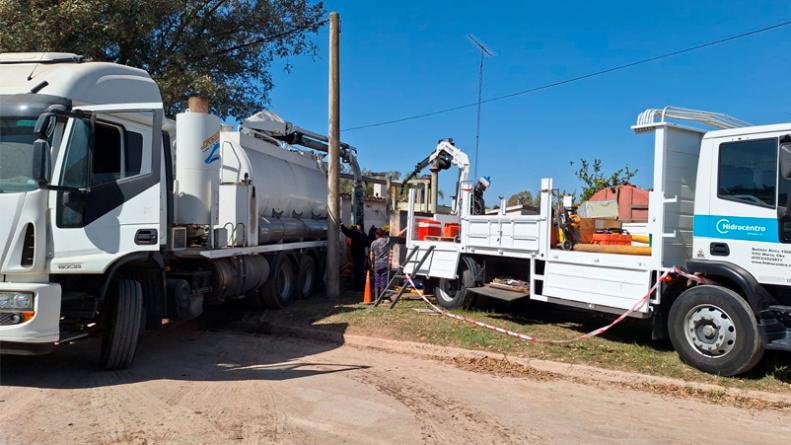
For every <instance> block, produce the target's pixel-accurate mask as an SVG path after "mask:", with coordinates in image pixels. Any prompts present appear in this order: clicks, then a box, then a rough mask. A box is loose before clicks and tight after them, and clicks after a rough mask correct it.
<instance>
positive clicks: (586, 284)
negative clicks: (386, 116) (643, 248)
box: [404, 107, 791, 375]
mask: <svg viewBox="0 0 791 445" xmlns="http://www.w3.org/2000/svg"><path fill="white" fill-rule="evenodd" d="M683 121H697V122H698V123H700V124H704V125H707V126H710V127H714V128H715V130H713V131H705V130H703V129H700V128H696V127H692V126H687V125H684V124H681V123H679V122H683ZM632 129H633V130H634V132H635V133H638V134H648V133H653V135H654V138H655V141H654V163H653V184H652V186H653V187H652V190H651V192H650V195H649V216H648V223H647V231H648V233H649V234H650V235H651V238H652V246H651V254H650V255H646V256H637V255H626V254H613V253H598V252H583V251H574V250H563V249H561V248H559V247H558V246H554V245H552V242H551V239H552V231H554V230H557V229H556V228H554V227H553V223H552V222H553V221H554V219H553V205H552V202H553V194H552V189H553V184H552V180H551V179H549V178H545V179H542V180H541V202H540V214H539V215H509V214H505V213H504V212H502V213H501V214H498V215H494V216H492V215H473V214H471V211H470V209H471V194H472V187H471V184H470V183H469V182H466V181H461V182H460V184H459V187H458V195H457V196H459V204H460V205H459V206H458V211H457V212H456V213H455V214H450V215H440V214H437V215H434V219H437V220H440V221H441V222H443V223H446V222H452V223H459V224H460V225H461V233H460V235H459V237H458V238H457V240H456V242H449V241H447V240H440V239H430V240H417V239H415V231H416V222H415V220H416V216H415V213H414V205H413V198H412V196H410V203H409V204H410V205H409V215H408V220H407V221H408V226H407V249H408V250H409V251H410V252H411V251H412V250H415V249H416V250H417V251H416V254H415V255H413V256H412V257H411V258H412V259H411V260H410V261H409V262H408V263H407V264H405V265H404V271H405V272H406V273H411V274H414V275H418V276H422V277H426V278H429V279H430V280H431V281H432V282H433V284H434V287H435V294H436V299H437V301H438V303H439V304H440V305H442V306H444V307H445V308H461V307H464V306H465V305H466V304H468V303H469V302H470V300H471V299H472V298H473V297H474V296H475V295H477V294H483V295H487V296H490V297H494V298H500V299H504V300H514V299H518V298H529V299H531V300H536V301H542V302H549V303H555V304H559V305H565V306H573V307H576V308H582V309H588V310H594V311H601V312H608V313H614V314H620V313H623V312H625V311H627V310H629V309H630V308H632V307H633V306H634V305H635V304H637V303H639V301H640V300H641V299H642V298H643V297H644V296H645V295H646V294H647V293H648V292H649V290H650V289H651V288H652V286H653V285H654V284H655V283H656V280H657V279H658V277H660V276H661V275H662V274H663V273H664V272H665V271H668V270H672V268H674V267H676V266H678V267H681V268H683V269H685V270H686V271H687V272H689V273H695V274H700V275H702V276H704V277H706V278H708V279H710V280H712V281H713V282H715V284H707V285H698V284H697V283H695V282H692V281H690V280H687V279H685V278H683V277H680V276H677V277H676V278H675V279H673V281H671V282H663V283H660V285H659V287H658V290H657V291H656V292H654V293H653V294H652V295H651V297H650V299H649V300H648V302H647V303H646V304H644V305H642V306H641V307H639V308H638V310H637V311H636V312H634V313H633V314H632V316H633V317H639V318H646V319H648V318H650V319H651V320H652V326H653V336H654V337H655V338H667V337H668V336H669V338H670V340H671V342H672V343H673V345H674V347H675V349H676V350H677V352H678V353H679V355H680V357H681V359H682V360H684V361H685V362H686V363H688V364H690V365H692V366H694V367H696V368H698V369H701V370H703V371H707V372H711V373H717V374H721V375H736V374H741V373H744V372H747V371H748V370H750V369H751V368H753V367H754V366H755V365H756V363H757V362H758V361H759V360H760V359H761V357H762V355H763V353H764V350H765V349H773V350H781V351H791V214H789V212H791V210H790V208H791V203H790V202H789V200H790V199H791V124H777V125H764V126H751V125H749V124H747V123H745V122H742V121H739V120H737V119H734V118H731V117H728V116H725V115H722V114H718V113H709V112H702V111H694V110H685V109H679V108H672V107H667V108H664V109H649V110H647V111H645V112H644V113H642V114H641V115H640V116H639V118H638V121H637V124H636V125H634V126H633V127H632ZM437 151H438V152H439V151H441V147H440V146H438V149H437ZM465 160H466V156H465ZM466 165H467V166H466V167H465V165H463V163H462V165H459V166H460V168H462V169H465V168H467V167H468V163H467V164H466ZM461 177H462V179H466V174H463V175H461ZM430 248H431V251H430V252H429V249H430ZM426 254H427V256H426V261H424V262H423V264H422V266H421V267H420V269H419V270H414V269H415V267H416V265H417V263H418V262H419V259H421V257H423V256H424V255H426ZM502 276H508V277H512V278H516V279H519V280H523V281H525V282H529V291H528V292H524V291H523V292H521V293H520V292H512V291H510V290H501V289H497V288H493V287H491V286H487V284H488V283H490V282H491V281H492V280H493V279H494V278H496V277H502Z"/></svg>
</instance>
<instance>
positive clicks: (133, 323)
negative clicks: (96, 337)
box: [101, 280, 143, 369]
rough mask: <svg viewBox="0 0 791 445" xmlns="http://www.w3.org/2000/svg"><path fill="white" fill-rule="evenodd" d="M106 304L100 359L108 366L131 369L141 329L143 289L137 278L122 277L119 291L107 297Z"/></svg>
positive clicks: (119, 282) (109, 367)
mask: <svg viewBox="0 0 791 445" xmlns="http://www.w3.org/2000/svg"><path fill="white" fill-rule="evenodd" d="M107 304H108V306H107V313H106V314H105V317H106V318H105V320H106V322H107V326H106V329H105V332H104V336H103V338H102V354H101V362H102V365H103V366H104V367H105V368H106V369H124V368H128V367H129V365H131V364H132V360H133V359H134V357H135V351H136V350H137V343H138V341H139V339H140V331H141V330H142V324H143V323H142V322H143V288H142V286H140V283H139V282H137V281H135V280H119V281H118V290H117V292H116V293H115V295H110V296H108V300H107Z"/></svg>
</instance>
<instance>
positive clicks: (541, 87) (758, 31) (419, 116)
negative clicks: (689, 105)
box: [343, 20, 791, 131]
mask: <svg viewBox="0 0 791 445" xmlns="http://www.w3.org/2000/svg"><path fill="white" fill-rule="evenodd" d="M788 25H791V20H788V21H785V22H780V23H776V24H774V25H770V26H767V27H764V28H759V29H754V30H752V31H746V32H743V33H740V34H734V35H731V36H728V37H723V38H721V39H717V40H712V41H709V42H706V43H701V44H699V45H694V46H690V47H687V48H684V49H679V50H675V51H671V52H667V53H664V54H660V55H657V56H653V57H649V58H646V59H640V60H637V61H634V62H629V63H626V64H623V65H617V66H613V67H610V68H605V69H603V70H599V71H594V72H591V73H587V74H582V75H579V76H576V77H571V78H568V79H564V80H559V81H556V82H551V83H547V84H544V85H539V86H536V87H532V88H528V89H525V90H520V91H515V92H513V93H509V94H504V95H502V96H495V97H491V98H489V99H484V100H483V101H482V102H481V103H489V102H496V101H500V100H505V99H510V98H512V97H516V96H522V95H525V94H530V93H535V92H538V91H542V90H547V89H550V88H554V87H558V86H561V85H566V84H569V83H572V82H577V81H580V80H584V79H589V78H591V77H596V76H601V75H603V74H608V73H611V72H613V71H619V70H624V69H627V68H631V67H634V66H637V65H643V64H646V63H650V62H655V61H657V60H661V59H667V58H669V57H674V56H678V55H680V54H684V53H688V52H692V51H696V50H699V49H703V48H707V47H710V46H715V45H721V44H723V43H727V42H730V41H733V40H738V39H741V38H744V37H749V36H753V35H756V34H761V33H764V32H767V31H772V30H774V29H778V28H783V27H786V26H788ZM477 104H478V103H477V102H473V103H468V104H464V105H457V106H455V107H450V108H443V109H440V110H434V111H428V112H425V113H420V114H414V115H410V116H404V117H401V118H397V119H391V120H386V121H381V122H375V123H371V124H365V125H358V126H356V127H350V128H347V129H345V130H343V131H353V130H361V129H363V128H372V127H381V126H385V125H392V124H397V123H399V122H405V121H411V120H415V119H422V118H424V117H430V116H436V115H438V114H445V113H450V112H452V111H458V110H463V109H465V108H472V107H474V106H476V105H477Z"/></svg>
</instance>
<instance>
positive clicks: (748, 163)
mask: <svg viewBox="0 0 791 445" xmlns="http://www.w3.org/2000/svg"><path fill="white" fill-rule="evenodd" d="M714 159H715V160H716V167H715V166H713V167H714V168H715V172H714V174H713V180H712V182H711V184H712V187H711V190H712V192H711V196H710V198H709V199H710V208H709V212H708V214H706V215H696V217H695V218H696V219H695V236H696V238H698V237H702V238H703V239H702V240H701V241H702V242H696V247H695V248H696V250H697V252H698V254H697V255H698V256H703V257H707V258H708V259H710V260H712V261H727V262H731V263H735V264H738V265H740V266H742V267H744V268H745V269H747V270H748V271H749V272H750V273H752V274H753V275H754V276H755V277H756V278H757V279H758V281H759V282H762V283H767V284H786V285H787V284H789V283H791V277H790V276H789V273H788V271H789V266H791V245H789V243H791V236H789V235H790V232H791V231H790V230H789V226H788V223H787V222H786V221H788V213H787V208H788V204H789V191H791V184H789V180H788V179H787V178H784V177H783V176H782V175H781V174H779V165H780V162H779V139H778V138H777V137H770V138H757V139H748V140H730V141H729V140H725V141H722V142H720V143H719V146H718V147H716V148H715V153H714ZM696 241H697V240H696Z"/></svg>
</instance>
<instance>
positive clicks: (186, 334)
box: [0, 323, 368, 389]
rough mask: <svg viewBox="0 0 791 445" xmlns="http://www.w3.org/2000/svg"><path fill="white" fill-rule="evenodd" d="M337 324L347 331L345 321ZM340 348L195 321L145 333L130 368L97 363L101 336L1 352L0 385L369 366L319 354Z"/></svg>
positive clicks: (229, 376) (90, 384) (297, 373)
mask: <svg viewBox="0 0 791 445" xmlns="http://www.w3.org/2000/svg"><path fill="white" fill-rule="evenodd" d="M333 328H334V329H336V330H337V331H338V332H343V331H345V329H346V326H333ZM338 347H340V344H338V343H332V342H316V341H301V340H297V339H289V338H282V337H274V336H267V335H258V334H255V335H253V334H245V333H230V332H225V331H216V330H206V329H201V328H200V325H199V324H198V323H191V324H185V325H182V326H177V327H173V328H167V329H163V330H162V331H159V332H155V333H152V334H147V335H145V336H144V337H143V339H142V341H141V343H140V346H139V347H138V352H137V357H136V359H135V362H134V363H133V365H132V367H131V368H130V369H127V370H121V371H107V370H103V369H101V368H100V367H99V363H98V352H97V351H98V350H99V348H100V343H99V340H98V339H89V340H84V341H81V342H76V343H74V344H71V345H64V346H62V347H60V348H58V349H57V350H55V351H54V352H53V353H52V354H49V355H45V356H32V357H21V356H0V384H2V385H3V386H12V387H13V386H19V387H34V388H54V389H75V388H96V387H105V386H115V385H125V384H129V383H137V382H145V381H151V380H174V381H216V382H222V381H248V380H249V381H254V380H268V381H278V380H290V379H297V378H304V377H311V376H316V375H323V374H333V373H339V372H349V371H354V370H359V369H367V368H368V366H366V365H363V364H356V363H339V362H336V361H335V360H333V359H332V358H330V357H323V356H321V354H323V353H326V352H328V351H331V350H333V349H336V348H338Z"/></svg>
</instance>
